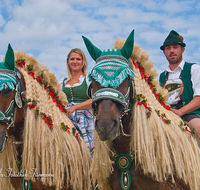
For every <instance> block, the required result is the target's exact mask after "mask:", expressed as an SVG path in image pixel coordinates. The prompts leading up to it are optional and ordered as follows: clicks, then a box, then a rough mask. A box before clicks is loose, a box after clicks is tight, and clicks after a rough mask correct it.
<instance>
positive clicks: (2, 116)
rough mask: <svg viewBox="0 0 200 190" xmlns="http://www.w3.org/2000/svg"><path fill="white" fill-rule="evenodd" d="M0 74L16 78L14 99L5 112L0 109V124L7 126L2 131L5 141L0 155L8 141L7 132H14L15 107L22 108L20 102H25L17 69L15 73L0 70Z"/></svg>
mask: <svg viewBox="0 0 200 190" xmlns="http://www.w3.org/2000/svg"><path fill="white" fill-rule="evenodd" d="M0 72H4V73H8V74H11V75H13V76H15V77H16V87H15V95H14V99H13V100H12V101H11V102H10V105H9V107H8V109H7V110H6V111H5V112H4V111H3V110H1V109H0V122H3V123H5V124H7V127H6V128H5V129H4V131H3V133H5V140H4V143H3V148H2V150H0V153H1V152H3V150H4V148H5V145H6V142H7V139H8V135H7V131H8V130H9V129H10V127H12V128H13V131H14V130H15V125H14V122H15V117H16V111H17V107H19V108H22V101H25V92H24V87H23V84H22V82H21V80H20V79H21V74H20V71H19V70H18V69H17V68H15V71H11V70H5V69H0ZM20 94H21V96H22V99H21V97H20ZM13 143H14V144H19V142H13Z"/></svg>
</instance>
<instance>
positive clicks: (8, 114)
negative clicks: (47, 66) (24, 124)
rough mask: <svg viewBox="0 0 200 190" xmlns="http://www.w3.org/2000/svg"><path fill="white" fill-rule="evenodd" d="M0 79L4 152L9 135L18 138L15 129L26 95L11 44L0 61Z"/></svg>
mask: <svg viewBox="0 0 200 190" xmlns="http://www.w3.org/2000/svg"><path fill="white" fill-rule="evenodd" d="M0 79H1V80H0V99H1V104H0V152H3V150H4V148H5V145H6V142H7V139H8V136H10V135H14V136H15V137H16V139H17V138H18V135H17V133H19V131H16V130H15V124H17V123H20V122H21V119H22V118H23V114H24V112H23V111H22V110H23V105H22V98H21V97H23V98H24V96H25V95H24V87H23V85H24V84H23V83H24V80H23V78H22V76H21V74H20V72H19V70H18V69H16V68H15V61H14V52H13V49H12V48H11V46H10V44H9V45H8V50H7V52H6V56H5V62H1V63H0ZM21 79H22V80H21ZM22 81H23V83H22ZM18 109H19V110H20V111H17V110H18ZM17 140H20V139H17Z"/></svg>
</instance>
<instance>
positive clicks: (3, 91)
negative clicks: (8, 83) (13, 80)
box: [2, 88, 12, 97]
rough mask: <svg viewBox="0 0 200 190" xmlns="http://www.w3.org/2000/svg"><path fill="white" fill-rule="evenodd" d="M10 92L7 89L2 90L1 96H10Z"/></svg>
mask: <svg viewBox="0 0 200 190" xmlns="http://www.w3.org/2000/svg"><path fill="white" fill-rule="evenodd" d="M11 92H12V90H10V89H9V88H7V89H4V90H2V94H3V96H5V97H6V96H10V95H11Z"/></svg>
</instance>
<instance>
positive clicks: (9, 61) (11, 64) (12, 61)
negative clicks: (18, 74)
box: [5, 44, 15, 71]
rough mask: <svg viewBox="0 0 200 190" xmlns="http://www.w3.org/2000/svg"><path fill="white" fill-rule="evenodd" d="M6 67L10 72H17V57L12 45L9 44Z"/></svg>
mask: <svg viewBox="0 0 200 190" xmlns="http://www.w3.org/2000/svg"><path fill="white" fill-rule="evenodd" d="M5 67H6V68H7V69H9V70H13V71H14V70H15V56H14V52H13V49H12V47H11V45H10V44H8V49H7V52H6V56H5Z"/></svg>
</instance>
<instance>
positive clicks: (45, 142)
mask: <svg viewBox="0 0 200 190" xmlns="http://www.w3.org/2000/svg"><path fill="white" fill-rule="evenodd" d="M18 59H25V62H26V69H27V65H33V72H34V75H35V77H36V76H41V74H43V80H44V81H46V82H48V84H49V85H51V86H52V87H53V88H54V89H55V92H58V96H59V99H60V100H61V101H62V103H63V104H66V103H67V98H66V95H65V94H64V93H63V92H62V91H61V87H60V85H59V83H58V81H57V79H56V77H55V75H54V74H53V73H50V72H49V70H48V68H47V67H46V66H44V65H43V64H42V63H40V62H38V61H37V60H36V59H35V58H33V57H30V56H28V55H27V54H26V53H24V52H16V51H15V60H18ZM16 67H17V68H18V69H19V70H20V72H21V74H22V75H23V77H24V79H25V84H26V99H30V100H35V101H36V102H37V107H38V108H39V112H40V113H45V114H46V115H47V116H50V117H51V118H52V122H53V127H52V130H50V129H49V127H48V125H47V123H46V122H45V121H44V119H43V118H42V117H41V115H38V116H36V108H34V109H29V107H27V109H26V111H25V116H24V117H25V122H24V131H23V139H24V143H23V153H22V171H28V172H30V171H31V170H32V169H33V168H36V169H37V173H39V174H53V177H41V179H40V180H41V181H42V183H43V184H44V185H48V186H55V187H56V189H57V190H59V189H61V188H62V187H63V184H66V186H67V187H69V186H70V187H72V188H73V189H76V190H78V189H84V190H88V189H90V187H91V186H90V185H91V183H90V176H89V167H90V153H89V151H88V149H87V147H86V145H85V143H84V141H83V140H80V141H78V140H77V139H76V137H75V136H74V135H73V128H74V125H73V123H72V122H71V120H70V119H69V118H68V117H67V115H66V114H65V113H64V112H61V111H60V109H59V107H58V106H57V105H56V102H55V101H53V100H52V98H50V95H49V93H48V92H47V91H46V90H45V89H44V84H40V83H38V82H37V80H36V79H34V78H33V77H32V76H31V75H29V73H28V71H27V70H26V69H25V68H23V67H19V66H18V65H16ZM62 122H63V123H64V125H65V126H68V131H69V132H68V131H67V130H66V131H64V130H63V129H62V128H61V123H62ZM76 134H77V133H76ZM15 146H16V145H10V144H9V143H7V144H6V150H5V151H4V152H3V153H2V154H1V155H0V156H1V157H0V159H1V158H2V157H3V158H4V159H3V160H1V162H0V168H2V167H3V168H6V167H7V168H10V167H11V168H14V169H15V170H14V171H15V172H16V173H18V169H17V167H16V162H17V158H16V150H15V149H16V147H15ZM7 150H8V151H7ZM3 161H4V162H3ZM8 179H9V178H8ZM25 179H27V180H28V179H31V180H32V181H33V182H35V181H36V177H35V176H34V177H31V176H29V175H28V176H27V177H26V178H25ZM0 180H1V179H0ZM3 180H4V179H3ZM3 183H4V184H3V185H2V186H1V187H2V188H5V189H9V188H10V189H12V188H11V187H8V186H9V183H7V184H5V182H3Z"/></svg>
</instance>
